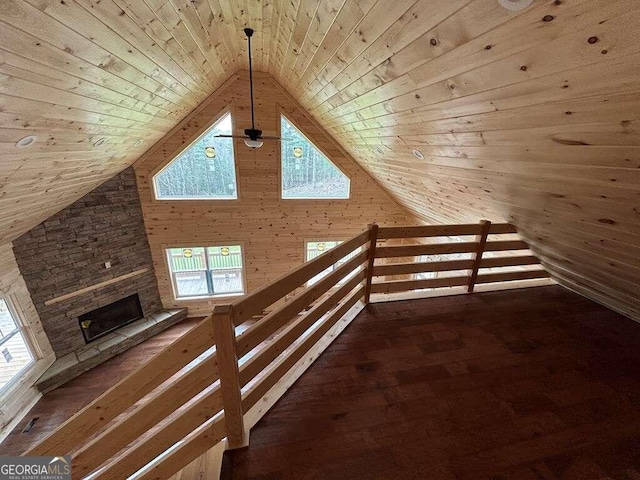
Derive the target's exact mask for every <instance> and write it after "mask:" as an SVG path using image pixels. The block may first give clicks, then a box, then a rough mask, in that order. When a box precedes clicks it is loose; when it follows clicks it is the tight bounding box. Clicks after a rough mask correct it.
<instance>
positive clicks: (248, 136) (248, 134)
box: [216, 28, 281, 148]
mask: <svg viewBox="0 0 640 480" xmlns="http://www.w3.org/2000/svg"><path fill="white" fill-rule="evenodd" d="M244 33H245V34H246V35H247V45H248V51H249V90H250V92H251V128H245V129H244V135H216V137H225V138H242V139H243V140H244V143H245V145H246V146H247V147H249V148H260V147H261V146H262V144H263V143H264V140H281V138H280V137H268V136H263V135H262V130H259V129H257V128H256V123H255V115H254V110H253V67H252V64H251V37H252V36H253V29H252V28H245V29H244Z"/></svg>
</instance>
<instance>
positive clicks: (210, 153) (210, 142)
mask: <svg viewBox="0 0 640 480" xmlns="http://www.w3.org/2000/svg"><path fill="white" fill-rule="evenodd" d="M231 125H232V124H231V114H230V113H227V114H226V115H224V116H223V117H222V118H221V119H220V120H218V121H217V122H216V123H215V124H214V125H213V127H211V128H210V129H209V130H207V131H206V132H205V133H204V134H203V135H202V136H201V137H200V138H198V139H197V140H196V141H195V142H193V143H192V144H191V145H190V146H189V147H188V148H187V149H186V150H183V151H182V153H180V154H179V155H178V156H177V157H176V158H175V159H174V160H173V161H172V162H171V163H169V164H168V165H167V166H166V167H164V168H163V169H162V170H161V171H160V172H158V173H157V174H156V175H155V176H154V177H153V185H154V188H155V192H156V198H157V199H159V200H233V199H236V198H238V194H237V187H236V167H235V161H234V156H233V139H232V138H222V137H217V136H216V135H221V134H224V135H231V133H232V126H231Z"/></svg>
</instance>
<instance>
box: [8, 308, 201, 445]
mask: <svg viewBox="0 0 640 480" xmlns="http://www.w3.org/2000/svg"><path fill="white" fill-rule="evenodd" d="M200 320H202V317H200V318H187V319H186V320H183V321H182V322H180V323H177V324H176V325H173V326H171V327H169V328H168V329H167V330H165V331H164V332H162V333H159V334H158V335H155V336H154V337H151V338H150V339H148V340H146V341H144V342H142V343H141V344H139V345H136V346H135V347H133V348H131V349H129V350H127V351H126V352H124V353H122V354H120V355H118V356H116V357H114V358H112V359H110V360H108V361H106V362H105V363H103V364H101V365H99V366H97V367H96V368H94V369H92V370H89V371H88V372H85V373H83V374H82V375H80V376H79V377H77V378H75V379H73V380H71V381H70V382H68V383H66V384H64V385H62V386H60V387H58V388H57V389H55V390H53V391H51V392H49V393H47V394H45V395H43V397H42V398H41V399H40V401H38V403H37V404H36V405H35V406H34V407H33V408H32V409H31V410H30V411H29V413H28V414H27V415H26V416H25V418H24V419H23V420H22V422H20V424H19V425H18V426H17V427H16V428H15V429H14V430H13V431H12V432H11V433H10V434H9V436H8V437H7V438H6V439H5V440H4V441H3V442H2V444H0V455H19V454H21V453H22V452H24V451H25V450H27V449H28V448H30V447H31V446H33V445H35V444H36V443H38V442H39V441H40V440H42V439H43V438H44V437H46V436H47V435H48V434H49V433H51V432H52V431H53V430H55V429H56V428H57V427H58V426H59V425H61V424H62V423H64V422H65V421H66V420H67V419H68V418H70V417H71V416H73V415H74V414H75V413H76V412H78V411H79V410H80V409H82V408H83V407H85V406H86V405H87V404H89V403H90V402H91V401H92V400H94V399H95V398H97V397H99V396H100V395H101V394H102V393H104V392H105V391H106V390H107V389H109V388H111V387H112V386H113V385H115V384H116V383H117V382H118V381H120V380H121V379H122V378H124V377H125V376H126V375H127V374H129V373H130V372H132V371H133V370H134V369H135V368H137V367H138V366H140V364H141V363H143V362H145V361H147V360H148V359H149V357H152V356H153V355H155V354H157V353H159V352H160V351H161V350H162V349H163V348H164V347H166V346H167V345H169V344H170V343H172V342H173V341H174V340H176V339H177V338H179V337H180V336H182V335H184V334H185V333H186V332H187V331H188V330H189V329H190V328H192V327H193V326H194V325H195V324H196V323H197V322H198V321H200ZM34 417H38V420H37V421H36V422H35V424H34V426H33V428H32V429H31V431H30V432H29V433H22V430H23V429H24V427H25V426H26V424H27V423H28V422H29V421H30V420H31V419H32V418H34Z"/></svg>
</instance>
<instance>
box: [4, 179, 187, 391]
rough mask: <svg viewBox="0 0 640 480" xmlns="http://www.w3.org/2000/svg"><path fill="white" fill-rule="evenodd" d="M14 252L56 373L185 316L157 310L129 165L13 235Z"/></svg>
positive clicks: (81, 366) (87, 363)
mask: <svg viewBox="0 0 640 480" xmlns="http://www.w3.org/2000/svg"><path fill="white" fill-rule="evenodd" d="M13 249H14V254H15V257H16V261H17V263H18V266H19V268H20V271H21V273H22V276H23V277H24V279H25V282H26V284H27V288H28V289H29V293H30V294H31V298H32V300H33V303H34V305H35V307H36V309H37V310H38V314H39V316H40V319H41V321H42V325H43V327H44V330H45V332H46V334H47V337H48V338H49V342H50V343H51V346H52V348H53V350H54V352H55V354H56V358H57V359H58V360H57V361H56V364H54V366H53V367H52V371H53V372H54V373H56V375H57V374H59V373H60V372H61V371H64V370H69V369H70V368H71V367H73V368H71V370H72V371H73V372H79V373H81V372H82V371H84V370H87V369H88V368H91V367H92V366H95V365H96V364H98V363H100V362H101V361H104V360H106V359H107V358H109V357H110V356H113V355H115V354H117V353H119V352H121V351H124V350H126V349H127V348H129V347H131V346H133V345H135V344H136V343H139V342H141V341H143V340H145V339H146V338H148V337H149V336H150V335H153V334H155V333H157V332H158V331H161V330H162V329H164V328H166V327H167V326H169V325H170V324H172V323H175V322H176V321H178V320H179V319H181V318H184V317H185V316H186V312H184V311H181V313H179V314H178V312H177V311H174V312H173V313H174V314H175V315H169V316H167V315H165V313H166V312H164V313H163V312H161V311H162V305H161V301H160V295H159V293H158V285H157V282H156V277H155V274H154V270H153V262H152V260H151V251H150V249H149V244H148V241H147V236H146V232H145V227H144V221H143V217H142V209H141V206H140V199H139V197H138V189H137V187H136V178H135V174H134V171H133V169H132V168H128V169H126V170H124V171H123V172H121V173H120V174H119V175H116V176H115V177H113V178H111V179H110V180H108V181H107V182H106V183H104V184H102V185H101V186H100V187H98V188H97V189H95V190H94V191H92V192H90V193H89V194H87V195H85V196H84V197H82V198H81V199H80V200H78V201H76V202H75V203H73V204H72V205H70V206H68V207H67V208H65V209H64V210H62V211H61V212H58V213H57V214H56V215H54V216H53V217H51V218H49V219H48V220H46V221H45V222H43V223H41V224H40V225H38V226H37V227H35V228H34V229H32V230H31V231H29V232H27V233H26V234H24V235H23V236H21V237H20V238H18V239H16V240H15V241H14V242H13ZM132 298H133V299H134V304H132V303H131V302H129V305H128V307H127V308H125V309H120V310H116V311H113V307H114V305H115V306H116V308H119V307H118V303H119V302H121V301H123V299H132ZM121 306H122V305H120V307H121ZM134 309H135V310H136V311H135V312H134V311H133V310H134ZM109 310H112V311H111V318H108V315H109ZM105 315H107V317H105ZM160 319H162V322H160ZM83 322H84V324H85V325H87V328H86V329H85V328H82V324H83ZM94 322H97V323H94ZM125 325H126V326H125ZM96 332H97V333H96ZM88 339H89V340H91V341H89V342H88V343H87V340H88ZM62 367H64V368H62ZM50 370H51V369H50ZM73 372H72V373H73ZM48 373H49V374H50V373H51V372H48ZM54 376H55V375H54ZM67 376H68V375H67ZM44 377H45V380H48V379H49V380H50V378H48V374H45V375H44ZM49 377H50V375H49ZM63 377H64V376H63ZM63 377H60V378H58V379H57V380H56V381H55V382H49V386H48V387H46V388H50V387H51V385H53V384H54V383H56V382H57V384H59V383H61V381H62V380H64V378H63ZM67 379H68V378H67Z"/></svg>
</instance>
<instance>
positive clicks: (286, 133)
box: [280, 115, 350, 199]
mask: <svg viewBox="0 0 640 480" xmlns="http://www.w3.org/2000/svg"><path fill="white" fill-rule="evenodd" d="M280 134H281V136H282V142H281V159H282V182H281V184H282V198H299V199H304V198H325V199H332V198H349V184H350V182H349V177H347V176H346V175H345V174H344V173H342V172H341V171H340V170H339V169H338V167H336V166H335V165H334V164H333V163H332V162H331V160H329V159H328V158H327V157H326V156H325V155H324V154H323V153H322V152H321V151H320V150H319V149H318V148H317V147H316V146H315V145H314V144H313V143H311V142H310V141H309V139H308V138H307V137H305V136H304V135H303V134H302V132H301V131H300V130H298V129H297V128H296V127H295V126H294V125H293V123H291V122H290V121H289V120H288V119H287V118H286V117H285V116H284V115H283V116H282V117H281V124H280Z"/></svg>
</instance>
